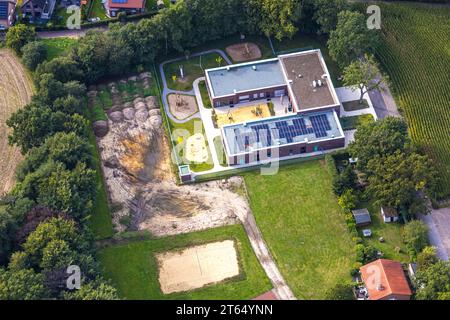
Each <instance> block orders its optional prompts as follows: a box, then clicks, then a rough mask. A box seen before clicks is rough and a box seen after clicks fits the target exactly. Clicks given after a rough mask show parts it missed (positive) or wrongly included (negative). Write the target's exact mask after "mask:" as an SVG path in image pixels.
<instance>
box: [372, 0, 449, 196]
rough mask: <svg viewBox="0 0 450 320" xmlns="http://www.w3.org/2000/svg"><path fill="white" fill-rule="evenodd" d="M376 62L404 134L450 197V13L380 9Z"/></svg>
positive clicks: (397, 7)
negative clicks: (386, 79) (402, 118)
mask: <svg viewBox="0 0 450 320" xmlns="http://www.w3.org/2000/svg"><path fill="white" fill-rule="evenodd" d="M381 11H382V12H383V26H382V34H383V41H382V45H381V46H380V47H379V48H378V49H377V57H378V59H379V60H380V62H381V64H382V66H383V68H384V70H385V71H386V72H387V73H388V74H389V76H390V79H391V82H392V86H391V88H392V89H393V93H394V96H395V98H396V100H397V103H398V106H399V107H400V109H401V111H402V113H403V114H404V116H405V118H406V120H407V122H408V127H409V132H410V135H411V137H412V139H413V141H414V142H415V143H417V144H418V145H419V146H421V147H423V148H424V149H425V150H426V151H427V152H428V154H429V155H430V156H431V157H432V158H433V159H435V161H436V162H437V164H438V168H439V171H440V176H441V177H442V184H441V190H440V191H441V192H442V195H447V196H448V195H450V156H449V154H450V90H449V88H450V87H449V78H448V77H449V75H450V41H449V39H450V24H449V23H448V21H450V9H449V8H434V7H429V6H426V7H425V6H419V5H412V4H383V5H382V7H381Z"/></svg>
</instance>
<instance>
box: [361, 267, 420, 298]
mask: <svg viewBox="0 0 450 320" xmlns="http://www.w3.org/2000/svg"><path fill="white" fill-rule="evenodd" d="M360 271H361V277H362V280H363V281H364V284H365V285H366V288H367V291H368V293H369V300H380V299H383V298H385V297H388V296H390V295H401V296H411V295H412V292H411V289H410V288H409V284H408V281H407V280H406V276H405V273H404V272H403V268H402V265H401V264H400V262H397V261H393V260H387V259H378V260H376V261H373V262H371V263H368V264H366V265H364V266H362V267H361V269H360Z"/></svg>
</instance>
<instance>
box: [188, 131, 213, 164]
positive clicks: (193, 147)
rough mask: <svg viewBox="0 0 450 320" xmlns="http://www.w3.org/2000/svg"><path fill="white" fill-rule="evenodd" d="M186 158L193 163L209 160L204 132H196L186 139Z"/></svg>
mask: <svg viewBox="0 0 450 320" xmlns="http://www.w3.org/2000/svg"><path fill="white" fill-rule="evenodd" d="M185 158H186V160H188V161H190V162H193V163H203V162H206V161H208V148H207V147H206V140H205V136H204V135H203V134H201V133H196V134H194V135H192V136H190V137H189V138H187V139H186V146H185Z"/></svg>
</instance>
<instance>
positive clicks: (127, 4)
mask: <svg viewBox="0 0 450 320" xmlns="http://www.w3.org/2000/svg"><path fill="white" fill-rule="evenodd" d="M144 6H145V0H108V7H109V8H122V9H142V8H144Z"/></svg>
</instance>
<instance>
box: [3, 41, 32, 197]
mask: <svg viewBox="0 0 450 320" xmlns="http://www.w3.org/2000/svg"><path fill="white" fill-rule="evenodd" d="M32 94H33V85H32V81H31V79H30V77H29V75H28V74H27V72H26V71H25V69H24V68H23V66H22V65H21V64H20V61H19V60H18V59H17V58H16V57H15V55H14V54H13V53H12V52H10V51H8V50H4V49H2V50H0V150H1V156H0V181H2V183H1V185H0V195H2V194H4V193H7V192H8V191H9V190H10V189H11V188H12V186H13V185H14V171H15V168H16V166H17V164H18V163H19V162H20V161H21V160H22V155H21V154H20V151H19V149H18V148H17V147H11V146H9V145H8V133H9V129H8V127H7V126H6V120H7V119H8V118H9V117H10V115H11V114H12V113H13V112H14V111H16V110H17V109H19V108H20V107H23V106H24V105H25V104H27V103H28V102H29V101H30V99H31V96H32Z"/></svg>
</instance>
